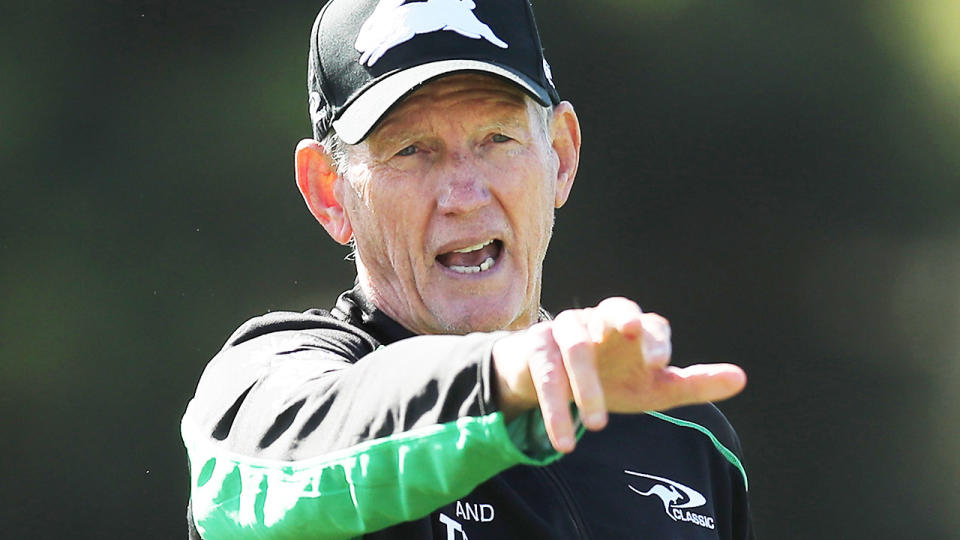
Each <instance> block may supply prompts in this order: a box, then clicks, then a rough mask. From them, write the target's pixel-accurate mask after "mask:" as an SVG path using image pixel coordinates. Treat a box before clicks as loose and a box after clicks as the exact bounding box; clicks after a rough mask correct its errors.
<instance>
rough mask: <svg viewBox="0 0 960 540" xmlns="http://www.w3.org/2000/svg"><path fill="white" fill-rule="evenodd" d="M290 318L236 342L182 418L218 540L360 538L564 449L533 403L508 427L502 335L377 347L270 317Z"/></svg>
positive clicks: (199, 518) (336, 331)
mask: <svg viewBox="0 0 960 540" xmlns="http://www.w3.org/2000/svg"><path fill="white" fill-rule="evenodd" d="M283 317H288V318H290V320H286V321H282V320H275V321H274V322H272V323H268V324H266V326H267V327H270V328H273V329H274V330H276V331H265V330H263V329H262V327H263V326H264V324H263V323H262V322H261V324H260V325H259V326H257V328H259V329H258V330H256V331H248V332H247V334H255V337H253V338H250V339H247V338H245V337H241V338H240V339H234V340H232V343H231V344H228V346H227V347H225V348H224V350H223V351H221V353H220V354H218V355H217V356H216V357H215V358H214V359H213V360H212V361H211V362H210V364H209V365H208V367H207V369H206V370H205V372H204V374H203V376H202V377H201V380H200V383H199V385H198V389H197V393H196V396H195V397H194V399H193V400H192V401H191V403H190V405H189V407H188V410H187V413H186V414H185V416H184V419H183V422H182V433H183V438H184V442H185V443H186V446H187V450H188V456H189V459H190V470H191V487H192V496H191V499H192V505H193V512H194V517H195V520H196V523H197V526H198V529H199V530H200V533H201V534H202V535H203V537H204V538H206V539H207V540H217V539H218V538H245V537H255V538H298V537H301V536H303V535H305V534H306V533H307V532H308V531H309V532H310V534H311V535H313V536H312V537H316V536H317V535H318V534H319V535H320V537H323V538H348V537H351V536H355V535H359V534H362V533H363V532H369V531H373V530H378V529H381V528H383V527H386V526H389V525H392V524H394V523H397V522H400V521H407V520H411V519H416V518H418V517H421V516H423V515H426V514H427V513H429V512H430V511H432V510H433V509H435V508H436V507H438V506H441V505H442V504H445V503H447V502H449V501H451V500H453V499H456V498H457V497H459V496H462V495H465V494H466V493H468V492H470V491H471V490H472V489H473V488H474V487H475V486H476V485H478V484H479V483H481V482H483V481H484V480H486V479H487V478H489V477H490V476H493V475H494V474H496V473H498V472H500V471H502V470H504V469H506V468H508V467H510V466H513V465H515V464H518V463H527V464H545V463H548V462H550V461H552V460H553V459H556V458H557V457H558V456H559V454H557V453H556V452H554V451H553V450H552V448H551V447H550V445H549V443H548V442H547V441H546V437H545V436H544V434H543V428H542V426H543V423H542V421H539V420H537V419H536V418H534V415H533V414H532V412H531V413H527V414H526V415H521V417H520V418H518V421H515V422H513V423H511V425H510V426H509V429H508V426H507V425H506V424H505V422H504V419H503V416H502V414H501V413H499V412H498V410H497V406H496V403H495V396H494V391H495V390H494V388H493V384H492V380H493V376H492V366H491V362H490V348H491V347H492V345H493V343H494V341H496V339H497V338H499V337H502V334H474V335H470V336H465V337H459V336H422V337H416V338H411V339H407V340H403V341H400V342H398V343H395V344H393V345H390V346H387V347H383V348H380V349H378V350H376V351H374V352H371V353H369V354H367V352H368V351H369V350H371V349H372V348H373V347H374V346H375V344H374V343H368V342H365V341H364V339H363V338H362V336H358V335H357V334H356V333H351V332H350V331H349V328H348V327H345V326H344V325H342V323H339V322H338V321H331V320H329V319H323V318H317V319H316V320H308V319H310V318H309V317H308V316H299V315H274V316H271V317H268V318H273V319H282V318H283ZM311 326H312V327H311ZM538 428H539V429H538ZM538 431H539V433H540V435H541V436H540V437H539V438H538V437H537V432H538ZM538 441H539V443H538Z"/></svg>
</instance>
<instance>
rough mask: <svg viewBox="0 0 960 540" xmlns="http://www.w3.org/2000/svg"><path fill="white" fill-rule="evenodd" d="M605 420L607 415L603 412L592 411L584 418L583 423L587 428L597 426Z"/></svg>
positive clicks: (601, 424)
mask: <svg viewBox="0 0 960 540" xmlns="http://www.w3.org/2000/svg"><path fill="white" fill-rule="evenodd" d="M606 421H607V415H605V414H603V413H593V414H591V415H589V416H587V417H586V418H584V423H585V424H586V425H587V427H589V428H599V427H602V426H603V424H604V423H605V422H606Z"/></svg>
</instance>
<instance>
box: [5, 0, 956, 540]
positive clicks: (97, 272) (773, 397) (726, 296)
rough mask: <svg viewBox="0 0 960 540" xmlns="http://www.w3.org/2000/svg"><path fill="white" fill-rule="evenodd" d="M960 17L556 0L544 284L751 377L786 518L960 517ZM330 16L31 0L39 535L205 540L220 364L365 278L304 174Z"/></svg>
mask: <svg viewBox="0 0 960 540" xmlns="http://www.w3.org/2000/svg"><path fill="white" fill-rule="evenodd" d="M958 6H960V4H958V3H957V2H955V1H953V0H921V1H916V2H853V1H850V2H827V1H824V0H815V1H812V2H800V3H793V4H781V3H770V2H748V1H744V0H739V1H732V2H706V1H702V0H683V1H679V0H677V1H664V0H656V1H655V0H635V1H630V2H628V1H625V0H597V1H595V2H589V3H584V2H573V1H570V0H550V1H549V2H547V1H544V0H541V1H539V2H535V8H536V11H537V17H538V21H539V22H540V26H541V31H542V34H543V37H544V43H545V44H546V46H547V49H546V54H547V57H548V58H549V60H550V62H551V64H552V66H553V72H554V76H555V80H556V82H557V84H558V86H559V88H560V91H561V94H562V95H563V96H564V97H565V98H567V99H569V100H571V101H572V102H573V103H574V104H575V106H576V107H577V110H578V113H579V115H580V118H581V122H582V124H583V131H584V155H583V162H582V164H581V169H580V175H579V177H578V180H577V185H576V186H575V190H574V197H573V199H572V200H571V202H570V204H569V205H568V206H567V207H565V208H564V209H562V210H561V211H560V213H559V218H558V225H557V231H556V234H555V237H554V238H555V240H554V245H553V247H552V250H551V253H550V255H549V257H548V262H547V274H546V292H545V298H544V301H545V305H546V306H547V307H548V308H550V309H553V310H557V309H562V308H564V307H569V306H576V305H588V304H591V303H593V302H596V301H597V300H599V299H601V298H603V297H604V296H607V295H610V294H623V295H627V296H630V297H632V298H635V299H637V300H638V301H640V302H641V304H642V305H644V306H645V307H647V308H648V309H651V310H657V311H660V312H662V313H664V314H666V315H667V316H668V317H670V318H671V320H672V321H673V324H674V330H675V340H676V343H675V354H676V361H677V362H678V363H681V364H682V363H687V362H694V361H703V360H709V361H734V362H738V363H741V364H742V365H744V366H745V367H746V368H747V370H748V373H749V374H750V376H751V384H750V386H749V388H748V390H747V392H746V393H745V394H744V395H743V396H741V397H738V398H736V399H735V400H733V401H731V402H729V403H727V404H724V405H723V408H724V410H725V411H727V412H728V414H729V415H730V417H731V418H732V419H733V421H734V423H735V424H736V426H737V427H738V429H739V431H740V433H741V436H742V438H743V440H744V443H745V446H746V456H747V467H748V472H749V473H750V477H751V488H752V496H753V501H754V507H755V512H756V521H757V526H758V528H759V530H760V532H761V534H762V535H763V537H765V538H776V539H808V538H850V539H856V538H864V539H868V538H869V539H875V538H898V537H902V536H907V535H909V536H911V537H916V538H948V537H953V536H955V532H954V531H956V530H957V528H958V527H960V517H958V514H957V513H956V512H955V510H956V508H957V505H958V503H960V491H958V487H957V486H958V485H960V483H958V482H957V479H958V478H960V465H958V460H957V459H956V456H957V455H958V454H960V437H958V435H957V433H956V430H955V426H956V425H958V423H960V400H958V398H957V394H958V389H960V366H958V350H960V347H958V345H960V343H958V341H960V340H958V337H957V336H958V335H960V333H958V330H960V234H958V225H960V215H958V212H957V210H958V203H960V153H958V151H957V149H958V148H960V106H958V103H960V69H958V67H957V66H958V65H960V38H958V37H957V36H958V35H960V34H958V33H957V32H956V31H955V29H956V28H957V27H958V25H960V7H958ZM319 7H320V4H319V3H316V2H303V1H293V2H284V3H281V4H280V5H269V4H267V3H264V2H250V1H235V2H223V1H211V2H189V1H185V0H176V1H159V0H153V1H140V2H136V1H127V2H122V1H101V2H50V1H37V2H27V1H26V0H21V1H11V0H8V1H7V2H5V3H3V4H2V5H0V49H2V50H3V51H4V54H3V55H0V260H2V265H0V295H2V299H3V300H2V301H0V310H2V315H3V321H4V324H3V325H2V326H0V355H2V357H0V385H2V387H0V390H2V391H0V396H2V397H0V400H2V403H3V418H4V420H3V422H2V425H3V433H2V435H3V436H2V438H0V440H2V441H3V442H2V444H3V453H2V455H3V457H4V459H3V465H2V466H3V468H4V472H5V473H6V474H5V475H4V478H5V481H4V482H3V487H2V488H0V496H2V499H0V502H2V503H3V504H2V506H0V508H2V510H0V513H2V514H0V515H2V518H3V521H4V523H6V524H8V525H7V526H6V527H5V530H7V531H10V525H9V524H11V523H12V524H13V531H12V532H11V534H12V535H13V536H16V537H27V538H87V537H89V538H99V537H103V536H113V535H125V536H129V535H131V534H132V535H134V536H136V537H137V538H158V539H159V538H171V537H180V536H182V533H183V518H182V515H183V505H184V502H185V497H186V487H187V480H186V470H185V466H186V463H185V459H184V456H183V450H182V446H181V443H180V441H179V435H178V421H179V417H180V415H181V413H182V411H183V409H184V407H185V406H186V402H187V400H188V399H189V396H190V395H191V394H192V392H193V388H194V385H195V383H196V380H197V378H198V377H199V374H200V372H201V370H202V369H203V366H204V364H205V362H206V360H207V359H208V358H209V357H210V356H211V355H212V354H213V353H215V352H216V350H217V349H218V348H219V346H220V345H221V344H222V342H223V341H224V340H225V338H226V337H227V336H228V335H229V333H230V332H231V331H232V330H233V328H234V327H235V326H236V325H238V324H239V323H240V322H242V320H244V319H245V318H247V317H250V316H253V315H256V314H259V313H262V312H264V311H268V310H277V309H294V310H302V309H305V308H307V307H311V306H319V307H325V306H328V305H329V304H330V303H331V302H332V301H333V299H334V297H335V295H336V293H337V292H339V291H340V290H342V289H345V288H347V287H349V286H350V285H351V282H352V279H353V272H352V269H351V266H350V263H348V262H345V261H343V260H342V259H343V257H344V255H345V251H344V250H343V249H342V248H339V247H337V246H335V245H334V244H333V243H332V242H330V241H329V240H327V239H326V237H325V236H324V234H323V232H322V230H321V229H320V228H319V227H317V226H316V225H315V223H314V222H313V221H312V219H311V218H310V216H309V215H308V214H307V213H306V212H305V211H304V209H303V208H302V203H301V202H300V200H299V195H298V194H297V193H296V190H295V189H294V185H293V175H292V167H291V165H292V151H293V148H294V146H295V144H296V142H297V141H298V140H299V139H300V138H302V137H306V136H309V124H308V121H307V117H306V105H305V99H304V98H305V96H304V90H303V87H304V79H305V72H306V69H305V65H306V64H305V62H306V40H307V34H308V32H309V27H310V23H311V21H312V18H313V16H314V14H315V13H316V11H317V10H318V9H319Z"/></svg>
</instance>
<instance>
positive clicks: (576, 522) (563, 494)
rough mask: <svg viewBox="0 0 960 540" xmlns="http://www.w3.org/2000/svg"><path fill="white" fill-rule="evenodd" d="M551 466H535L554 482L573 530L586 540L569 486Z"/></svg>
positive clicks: (577, 508) (585, 533)
mask: <svg viewBox="0 0 960 540" xmlns="http://www.w3.org/2000/svg"><path fill="white" fill-rule="evenodd" d="M552 467H553V466H552V465H548V466H546V467H537V468H538V469H539V470H541V471H543V474H544V475H546V476H547V478H549V479H550V481H551V482H553V483H554V484H556V486H557V491H558V492H559V493H560V498H561V499H563V502H564V504H565V505H566V507H567V511H568V512H567V515H569V516H570V521H572V522H573V530H574V531H576V533H577V537H578V538H581V539H582V540H587V539H588V538H589V537H588V536H587V528H586V526H585V525H584V524H583V520H582V519H581V517H580V509H579V507H578V506H577V504H576V502H574V500H573V495H572V494H571V493H570V488H568V487H567V484H566V482H564V481H563V479H562V478H560V475H559V474H558V473H556V472H554V471H553V468H552Z"/></svg>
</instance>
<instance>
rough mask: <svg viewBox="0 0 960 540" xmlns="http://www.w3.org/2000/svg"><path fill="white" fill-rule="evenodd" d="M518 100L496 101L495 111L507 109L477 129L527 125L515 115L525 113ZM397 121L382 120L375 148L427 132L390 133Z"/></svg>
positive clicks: (522, 118) (414, 130) (523, 103)
mask: <svg viewBox="0 0 960 540" xmlns="http://www.w3.org/2000/svg"><path fill="white" fill-rule="evenodd" d="M517 97H518V98H519V99H516V100H514V99H509V100H507V99H503V100H497V101H496V102H495V103H494V104H493V106H494V107H495V108H496V109H507V110H505V111H502V112H501V111H497V112H495V113H493V114H492V116H494V118H493V119H492V120H489V121H487V122H484V123H483V124H479V125H478V129H480V130H484V129H491V128H498V129H503V128H511V127H512V128H516V127H523V126H525V125H526V124H527V123H528V121H527V120H528V119H527V116H526V115H517V114H516V113H517V112H521V113H523V112H526V110H527V109H526V100H525V97H523V96H517ZM397 122H398V120H397V119H396V118H395V117H394V118H390V117H389V116H388V117H387V118H384V119H383V121H382V122H381V123H380V125H379V126H377V128H376V131H375V132H374V134H375V135H376V136H375V137H374V138H371V139H370V141H371V142H373V141H374V140H375V139H376V145H375V146H376V147H381V146H393V145H398V144H400V143H402V142H405V141H407V140H415V139H418V138H420V137H422V136H423V135H424V134H425V133H427V132H428V130H424V129H420V128H413V129H404V130H397V131H396V132H395V133H391V129H390V127H391V125H392V124H396V123H397Z"/></svg>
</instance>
